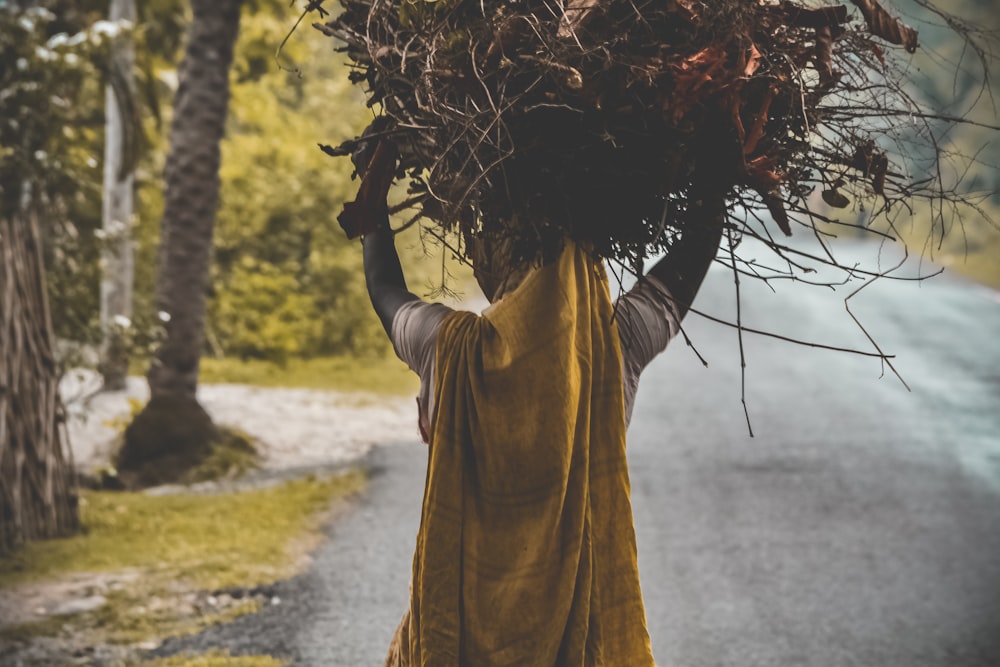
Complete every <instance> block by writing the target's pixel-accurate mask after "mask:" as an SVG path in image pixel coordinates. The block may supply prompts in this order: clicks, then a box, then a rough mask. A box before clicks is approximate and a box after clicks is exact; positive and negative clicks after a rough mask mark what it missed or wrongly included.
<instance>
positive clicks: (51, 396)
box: [0, 209, 78, 554]
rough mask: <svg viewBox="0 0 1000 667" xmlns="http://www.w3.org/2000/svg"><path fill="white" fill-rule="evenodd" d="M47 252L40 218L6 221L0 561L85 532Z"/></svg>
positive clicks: (0, 251) (1, 274)
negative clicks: (38, 542) (26, 547)
mask: <svg viewBox="0 0 1000 667" xmlns="http://www.w3.org/2000/svg"><path fill="white" fill-rule="evenodd" d="M29 210H30V209H29ZM41 245H42V242H41V235H40V233H39V230H38V223H37V220H36V219H35V218H34V216H32V215H30V214H27V213H23V212H22V214H21V215H19V216H17V218H15V219H7V218H0V554H2V553H4V552H6V551H9V550H10V549H11V548H12V547H14V546H16V545H18V544H20V543H21V542H24V541H26V540H30V539H35V538H44V537H57V536H61V535H66V534H69V533H71V532H72V531H73V530H75V529H76V527H77V525H78V519H77V495H76V493H77V492H76V480H75V476H74V473H73V465H72V456H71V454H70V452H69V451H68V448H65V449H64V445H65V442H66V436H65V429H64V418H63V411H62V404H61V403H60V400H59V392H58V386H59V372H58V369H57V367H56V361H55V355H54V353H53V347H54V346H53V333H52V319H51V315H50V312H49V303H48V295H47V293H46V288H45V266H44V263H43V261H42V251H41Z"/></svg>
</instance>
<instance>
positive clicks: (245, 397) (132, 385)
mask: <svg viewBox="0 0 1000 667" xmlns="http://www.w3.org/2000/svg"><path fill="white" fill-rule="evenodd" d="M99 383H100V379H99V378H98V377H97V376H96V375H95V374H94V373H92V372H90V371H74V372H71V373H69V374H68V375H67V377H66V378H65V379H64V381H63V384H62V386H61V392H62V394H63V396H64V399H65V401H66V404H67V413H68V420H67V425H68V432H69V447H70V450H71V452H72V455H73V462H74V465H76V467H77V468H78V469H80V470H81V471H83V472H92V471H94V470H96V469H99V468H101V467H104V466H106V465H108V464H109V462H110V460H111V456H112V453H113V451H114V449H115V447H116V443H117V439H118V438H119V436H120V430H121V428H122V427H123V425H124V424H125V423H127V420H128V418H129V415H130V410H131V404H130V401H132V402H134V401H140V402H141V403H145V402H146V401H147V400H148V398H149V388H148V386H147V384H146V381H145V380H144V379H143V378H138V377H133V378H129V380H128V385H127V389H126V390H125V391H115V392H100V393H95V389H96V388H97V387H99ZM198 399H199V401H201V403H202V405H203V406H204V407H205V409H206V410H207V411H208V413H209V414H210V415H211V416H212V419H213V420H215V422H216V423H218V424H223V425H226V426H230V427H235V428H237V429H240V430H241V431H244V432H245V433H247V434H248V435H250V436H251V437H252V438H253V439H254V440H255V441H256V442H257V445H258V447H259V450H260V453H261V462H260V465H261V469H262V470H263V471H266V472H271V473H275V474H279V473H281V472H291V471H299V470H308V469H310V468H326V467H330V466H343V465H349V464H351V463H353V462H356V461H359V460H360V459H361V458H362V457H364V456H365V454H366V453H367V452H368V451H369V450H370V449H371V448H372V446H374V445H375V444H377V443H385V442H399V441H407V440H414V439H417V440H419V434H418V432H417V425H416V408H415V407H414V403H413V398H408V397H395V396H392V397H386V396H381V395H376V394H368V393H363V392H338V391H324V390H315V389H291V388H271V387H266V388H265V387H251V386H246V385H237V384H214V385H202V386H201V387H199V388H198Z"/></svg>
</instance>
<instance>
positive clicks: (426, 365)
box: [362, 186, 724, 667]
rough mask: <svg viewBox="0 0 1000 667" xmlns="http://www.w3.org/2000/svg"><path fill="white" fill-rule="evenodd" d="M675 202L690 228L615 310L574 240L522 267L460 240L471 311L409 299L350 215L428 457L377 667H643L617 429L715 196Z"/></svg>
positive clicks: (496, 246)
mask: <svg viewBox="0 0 1000 667" xmlns="http://www.w3.org/2000/svg"><path fill="white" fill-rule="evenodd" d="M387 187H388V186H384V187H383V188H381V196H384V194H385V191H387ZM378 196H380V195H376V198H377V197H378ZM369 204H370V202H369ZM690 205H691V206H692V207H694V209H692V210H696V212H697V213H698V214H699V215H700V216H701V217H702V218H703V219H704V221H705V224H703V225H699V226H698V227H697V228H692V229H690V230H688V231H687V232H685V233H684V234H682V235H681V236H680V237H679V238H678V239H677V240H676V241H675V242H674V243H673V244H672V246H671V248H670V252H669V253H668V254H667V255H666V256H665V257H664V258H662V259H661V260H659V261H658V262H657V263H656V264H655V265H654V266H653V267H652V268H651V269H650V270H649V271H648V272H647V273H646V275H644V276H641V277H640V278H639V280H638V281H637V283H636V285H635V286H634V287H633V288H632V289H630V290H629V291H628V292H626V293H625V294H623V295H622V296H621V297H620V298H618V300H617V302H616V303H612V301H611V297H610V291H609V286H608V279H607V275H606V272H605V269H604V266H603V263H602V260H601V259H600V258H598V257H596V256H595V255H594V253H592V252H590V251H589V250H588V248H587V247H586V246H585V245H583V244H577V243H575V242H573V241H572V240H569V239H565V240H563V242H562V244H561V245H562V246H563V247H562V250H561V252H559V253H557V254H555V258H554V259H553V260H551V261H548V262H529V261H523V260H518V259H516V258H515V257H514V254H513V252H512V251H511V249H510V247H509V245H508V244H505V243H504V241H503V239H497V238H492V239H491V238H488V237H482V236H469V237H467V238H466V241H467V247H468V249H469V250H470V254H471V256H472V264H473V270H474V274H475V277H476V279H477V281H478V282H479V284H480V286H481V287H482V289H483V292H484V294H485V296H486V297H487V299H488V300H489V301H490V306H489V307H488V308H486V309H485V310H484V311H483V312H482V314H481V315H475V314H473V313H469V312H463V311H459V310H453V309H451V308H449V307H448V306H445V305H442V304H435V303H428V302H425V301H423V300H421V299H420V298H419V297H418V296H416V295H415V294H413V293H412V292H410V291H409V290H408V289H407V287H406V282H405V279H404V275H403V271H402V268H401V265H400V262H399V257H398V255H397V252H396V249H395V244H394V240H393V232H392V230H391V229H390V227H389V220H388V215H387V214H386V213H385V211H386V206H385V205H384V200H383V203H382V204H381V205H378V206H370V205H369V207H368V209H366V210H368V211H369V214H370V215H372V216H374V218H377V219H373V220H370V221H369V224H368V229H367V230H366V231H367V233H366V234H364V236H363V238H362V245H363V255H364V270H365V278H366V282H367V287H368V292H369V296H370V298H371V302H372V305H373V307H374V309H375V312H376V314H377V315H378V317H379V319H380V321H381V323H382V326H383V328H384V329H385V331H386V333H387V334H388V336H389V338H390V339H391V341H392V345H393V348H394V350H395V352H396V354H397V355H398V356H399V357H400V359H402V360H403V361H404V362H405V363H406V364H407V365H408V366H409V367H410V368H411V369H412V370H413V371H415V372H416V373H417V374H418V375H419V377H420V391H419V395H418V398H417V404H418V422H419V428H420V433H421V436H422V438H423V440H424V442H425V443H427V445H428V470H427V478H426V485H425V490H424V498H423V504H422V510H421V522H420V528H419V530H418V534H417V542H416V548H415V552H414V559H413V572H412V580H411V586H410V608H409V610H408V611H407V612H406V613H405V614H404V617H403V619H402V621H401V623H400V625H399V627H398V628H397V630H396V633H395V635H394V637H393V640H392V643H391V646H390V649H389V654H388V656H387V658H386V663H385V664H386V665H387V667H406V666H410V665H414V666H416V665H420V666H437V665H441V666H446V665H450V666H454V667H458V666H459V665H461V666H463V667H464V666H470V667H492V666H494V665H496V666H499V665H519V666H525V667H569V666H573V667H576V666H580V667H583V666H584V665H607V666H609V667H617V666H621V667H642V666H644V665H653V664H654V661H653V657H652V651H651V646H650V640H649V635H648V632H647V629H646V619H645V610H644V607H643V602H642V595H641V591H640V588H639V579H638V566H637V561H636V545H635V533H634V528H633V521H632V511H631V504H630V500H629V482H628V469H627V464H626V460H625V430H626V427H627V424H628V421H629V420H630V418H631V413H632V406H633V403H634V399H635V393H636V388H637V385H638V381H639V376H640V374H641V373H642V370H643V369H644V368H645V367H646V365H647V364H648V363H649V362H650V361H651V360H652V359H653V358H654V357H655V356H656V355H657V354H659V353H660V352H661V351H663V350H664V349H665V347H666V346H667V343H668V342H669V341H670V340H671V339H672V338H673V337H674V336H675V335H676V333H677V332H678V331H679V328H680V323H681V320H683V318H684V316H685V314H686V313H687V312H688V309H689V307H690V304H691V303H692V301H693V300H694V297H695V295H696V293H697V291H698V289H699V287H700V285H701V284H702V280H703V278H704V276H705V274H706V272H707V269H708V267H709V265H710V264H711V262H712V261H713V259H714V258H715V255H716V253H717V251H718V247H719V243H720V240H721V236H722V232H723V221H724V209H723V208H722V206H723V203H722V199H721V197H713V196H708V193H706V196H705V197H703V198H701V199H699V200H698V201H693V202H692V203H691V204H690ZM699 219H701V218H699Z"/></svg>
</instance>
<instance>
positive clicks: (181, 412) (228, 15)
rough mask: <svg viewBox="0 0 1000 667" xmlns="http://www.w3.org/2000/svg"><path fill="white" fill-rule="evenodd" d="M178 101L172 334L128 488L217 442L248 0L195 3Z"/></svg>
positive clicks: (132, 456) (166, 235)
mask: <svg viewBox="0 0 1000 667" xmlns="http://www.w3.org/2000/svg"><path fill="white" fill-rule="evenodd" d="M191 4H192V8H193V10H194V16H193V19H192V21H191V26H190V29H189V31H188V39H187V47H186V50H185V55H184V61H183V62H182V63H181V67H180V72H179V86H178V90H177V95H176V97H175V99H174V119H173V124H172V126H171V130H170V152H169V153H168V155H167V165H166V179H165V180H166V195H165V200H166V201H165V207H164V213H163V221H162V225H161V229H160V250H159V274H158V278H157V289H156V304H157V309H158V310H159V312H160V314H161V318H162V319H163V320H164V321H165V322H164V326H165V328H166V337H165V339H164V340H163V343H162V345H161V346H160V348H159V349H158V350H157V352H156V355H155V358H154V359H153V362H152V364H151V366H150V369H149V372H148V374H147V378H148V380H149V389H150V396H151V398H150V402H149V404H148V405H147V406H146V408H145V409H144V410H143V412H142V413H140V414H139V415H138V416H137V417H136V419H135V421H133V423H132V424H131V425H130V426H129V428H128V429H126V432H125V444H124V446H123V447H122V450H121V452H120V453H119V458H118V469H119V472H120V473H122V476H123V479H124V480H125V481H126V483H132V484H138V485H146V484H154V483H160V482H164V481H169V478H170V477H172V476H175V475H177V474H178V473H180V472H183V470H184V469H185V468H187V467H190V466H191V465H194V464H195V463H197V461H198V460H200V459H201V458H202V457H204V456H205V455H206V454H207V453H208V451H209V449H210V445H211V440H213V439H214V438H215V436H216V433H215V428H214V426H213V425H212V423H211V419H210V418H209V417H208V415H207V414H206V413H205V411H204V410H203V409H202V408H201V406H200V405H199V404H198V402H197V399H196V397H195V391H196V389H197V386H198V364H199V359H200V357H201V352H202V347H203V345H204V338H205V337H204V329H205V298H206V290H207V288H208V279H209V266H210V262H211V256H212V230H213V227H214V225H215V214H216V209H217V208H218V204H219V163H220V147H219V143H220V141H221V139H222V136H223V131H224V129H225V121H226V111H227V107H228V104H229V67H230V64H231V62H232V58H233V47H234V44H235V42H236V36H237V33H238V31H239V20H240V6H241V4H242V0H192V3H191Z"/></svg>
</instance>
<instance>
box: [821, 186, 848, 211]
mask: <svg viewBox="0 0 1000 667" xmlns="http://www.w3.org/2000/svg"><path fill="white" fill-rule="evenodd" d="M821 195H822V197H823V201H825V202H826V203H827V204H829V205H830V206H832V207H834V208H847V207H848V206H849V205H850V203H851V200H850V199H848V198H847V197H845V196H844V195H843V194H842V193H841V192H840V191H839V190H836V189H833V190H823V192H822V193H821Z"/></svg>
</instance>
